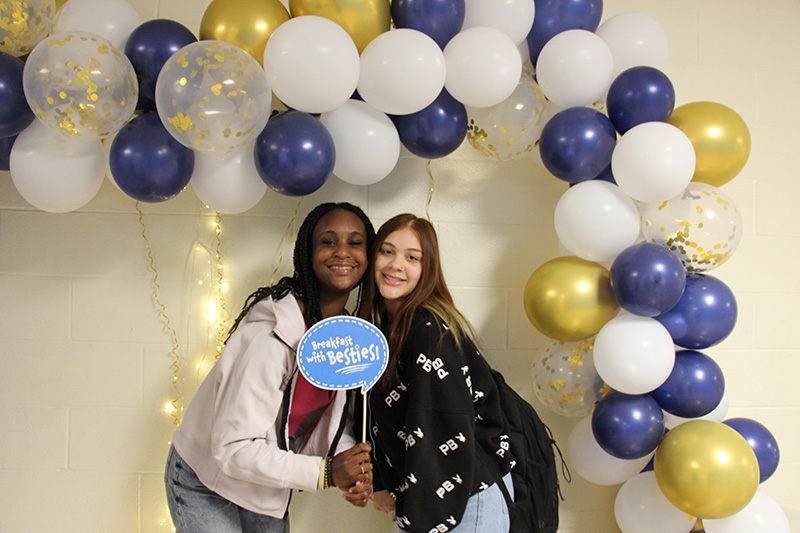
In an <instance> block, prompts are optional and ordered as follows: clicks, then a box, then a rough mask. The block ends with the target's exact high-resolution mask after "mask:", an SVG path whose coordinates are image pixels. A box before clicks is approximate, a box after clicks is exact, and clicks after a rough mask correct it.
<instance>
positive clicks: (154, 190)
mask: <svg viewBox="0 0 800 533" xmlns="http://www.w3.org/2000/svg"><path fill="white" fill-rule="evenodd" d="M108 163H109V167H110V168H111V175H112V176H113V177H114V181H115V182H116V184H117V185H118V186H119V188H120V189H121V190H122V192H124V193H125V194H127V195H128V196H130V197H131V198H133V199H135V200H139V201H141V202H149V203H157V202H164V201H166V200H169V199H170V198H174V197H175V196H176V195H177V194H178V193H179V192H181V191H182V190H183V189H185V188H186V186H187V185H188V184H189V180H190V179H191V177H192V172H193V171H194V152H193V151H192V150H191V149H189V148H187V147H185V146H184V145H182V144H181V143H179V142H178V141H176V140H175V138H174V137H173V136H172V135H170V133H169V132H168V131H167V129H166V128H165V127H164V125H163V124H162V123H161V119H160V118H159V117H158V113H146V114H144V115H139V116H138V117H134V118H133V119H131V120H130V121H129V122H128V123H127V124H125V125H124V126H123V127H122V129H120V130H119V133H117V136H116V137H114V142H112V143H111V151H110V152H109V157H108Z"/></svg>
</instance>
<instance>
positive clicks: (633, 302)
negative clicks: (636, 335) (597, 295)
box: [609, 242, 686, 317]
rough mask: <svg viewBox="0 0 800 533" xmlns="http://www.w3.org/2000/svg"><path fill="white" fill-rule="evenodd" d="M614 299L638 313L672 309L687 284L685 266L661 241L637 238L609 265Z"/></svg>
mask: <svg viewBox="0 0 800 533" xmlns="http://www.w3.org/2000/svg"><path fill="white" fill-rule="evenodd" d="M609 281H610V283H611V291H612V292H613V294H614V298H615V299H616V300H617V303H618V304H619V305H620V307H622V308H623V309H625V310H626V311H628V312H630V313H633V314H634V315H639V316H650V317H652V316H657V315H660V314H663V313H665V312H667V311H669V310H670V309H672V308H673V307H674V306H675V305H676V304H677V303H678V301H680V299H681V296H683V291H684V289H685V288H686V269H685V268H684V266H683V263H681V260H680V259H679V258H678V256H677V255H675V254H674V253H672V251H670V249H669V248H667V247H666V246H664V245H663V244H657V243H654V242H640V243H638V244H634V245H632V246H629V247H628V248H626V249H624V250H623V251H622V252H620V253H619V254H618V255H617V257H616V258H615V259H614V262H613V263H612V264H611V268H610V269H609Z"/></svg>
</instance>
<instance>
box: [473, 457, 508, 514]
mask: <svg viewBox="0 0 800 533" xmlns="http://www.w3.org/2000/svg"><path fill="white" fill-rule="evenodd" d="M478 450H479V451H478V454H477V455H478V457H480V459H481V462H482V463H483V465H484V466H485V467H486V469H487V470H489V472H491V473H492V477H493V478H494V482H495V484H496V485H497V487H498V488H499V489H500V492H502V493H503V498H505V500H506V506H507V507H508V512H509V513H511V504H513V503H514V500H513V499H512V498H511V494H510V493H509V492H508V487H506V484H505V482H504V481H503V477H502V476H501V475H500V474H499V473H498V472H497V469H496V468H492V466H491V464H489V457H488V454H487V452H486V450H484V449H483V448H481V447H480V446H478ZM510 473H511V472H510V471H509V474H510Z"/></svg>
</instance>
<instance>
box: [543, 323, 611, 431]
mask: <svg viewBox="0 0 800 533" xmlns="http://www.w3.org/2000/svg"><path fill="white" fill-rule="evenodd" d="M593 349H594V337H590V338H588V339H585V340H582V341H577V342H566V341H557V340H551V341H550V342H549V343H548V344H546V345H545V346H543V347H542V348H540V349H539V350H538V352H537V353H536V356H535V358H534V360H533V366H532V369H531V377H532V379H533V389H534V392H535V393H536V397H537V398H539V400H540V401H541V402H542V403H543V404H544V405H545V406H546V407H547V408H548V409H550V410H551V411H553V412H555V413H558V414H560V415H563V416H572V417H581V416H587V415H589V414H591V413H592V410H593V409H594V406H595V404H596V403H597V402H598V401H599V400H600V399H601V398H602V397H603V396H605V394H606V393H607V392H608V391H610V390H611V389H610V388H609V387H608V386H607V385H606V384H605V383H604V382H603V380H602V379H601V378H600V376H599V375H598V374H597V370H595V367H594V357H593V355H592V351H593Z"/></svg>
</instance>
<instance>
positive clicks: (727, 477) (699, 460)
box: [653, 420, 759, 519]
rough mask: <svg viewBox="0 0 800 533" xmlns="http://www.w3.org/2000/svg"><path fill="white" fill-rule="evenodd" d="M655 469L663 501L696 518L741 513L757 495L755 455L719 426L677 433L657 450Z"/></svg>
mask: <svg viewBox="0 0 800 533" xmlns="http://www.w3.org/2000/svg"><path fill="white" fill-rule="evenodd" d="M653 464H654V468H653V469H654V471H655V475H656V481H657V482H658V486H659V487H660V488H661V492H663V493H664V496H666V497H667V499H668V500H669V501H670V502H671V503H672V504H673V505H674V506H675V507H677V508H678V509H680V510H681V511H684V512H686V513H688V514H690V515H692V516H696V517H698V518H711V519H715V518H724V517H726V516H730V515H732V514H734V513H737V512H739V511H741V510H742V509H744V507H745V506H746V505H747V504H748V503H749V502H750V500H751V499H752V498H753V496H754V495H755V493H756V490H757V489H758V479H759V471H758V460H757V459H756V454H755V452H754V451H753V449H752V448H751V447H750V445H749V444H748V443H747V440H745V438H744V437H742V436H741V435H740V434H739V433H738V432H737V431H736V430H735V429H733V428H731V427H729V426H727V425H725V424H723V423H721V422H714V421H711V420H690V421H688V422H684V423H683V424H680V425H679V426H677V427H675V428H674V429H672V430H671V431H670V432H669V433H667V435H666V436H665V437H664V439H663V440H662V441H661V444H659V446H658V449H657V450H656V456H655V462H654V463H653Z"/></svg>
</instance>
